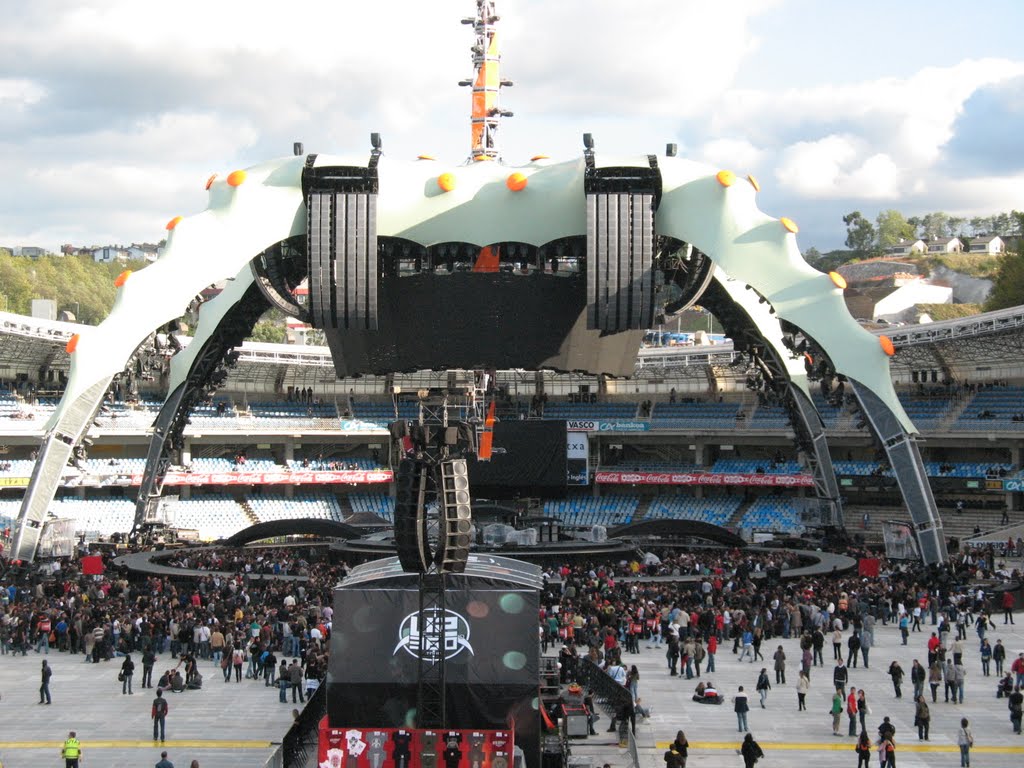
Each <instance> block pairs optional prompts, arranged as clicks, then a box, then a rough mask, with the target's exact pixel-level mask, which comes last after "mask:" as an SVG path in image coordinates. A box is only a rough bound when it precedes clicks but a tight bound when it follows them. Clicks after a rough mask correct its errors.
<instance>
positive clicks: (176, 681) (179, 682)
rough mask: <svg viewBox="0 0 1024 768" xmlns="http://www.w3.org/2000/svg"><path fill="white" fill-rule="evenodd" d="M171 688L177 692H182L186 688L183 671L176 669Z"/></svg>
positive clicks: (172, 676)
mask: <svg viewBox="0 0 1024 768" xmlns="http://www.w3.org/2000/svg"><path fill="white" fill-rule="evenodd" d="M171 690H172V691H174V692H175V693H181V692H182V691H184V690H185V678H183V677H182V676H181V672H179V671H178V670H174V673H173V674H172V675H171Z"/></svg>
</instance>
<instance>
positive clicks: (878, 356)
mask: <svg viewBox="0 0 1024 768" xmlns="http://www.w3.org/2000/svg"><path fill="white" fill-rule="evenodd" d="M465 21H466V23H467V24H471V25H472V27H473V30H474V33H475V35H476V44H475V45H474V46H473V60H474V65H475V76H474V78H472V79H468V80H465V81H463V83H464V84H466V85H469V86H472V90H473V95H472V104H473V111H472V121H471V125H472V134H471V135H472V145H471V153H470V159H469V160H468V161H466V162H465V163H463V164H461V165H458V164H456V165H453V164H449V163H445V162H441V161H438V160H435V159H433V158H432V157H430V156H427V155H421V156H420V157H419V158H418V159H416V160H414V161H412V162H405V161H402V160H400V159H397V158H389V157H387V156H386V155H385V154H384V153H383V144H382V142H381V139H380V137H379V136H378V135H377V134H372V135H371V142H370V148H369V151H368V152H366V153H359V152H356V153H351V154H346V155H339V156H332V155H326V154H306V153H305V151H304V150H303V148H302V145H301V144H296V146H295V148H294V150H295V152H294V156H292V157H285V158H279V159H276V160H271V161H269V162H266V163H263V164H260V165H256V166H253V167H251V168H246V169H238V170H234V171H231V172H230V173H228V174H226V175H223V176H221V175H219V174H215V175H214V176H211V177H210V179H209V181H208V182H207V189H208V191H209V204H208V207H207V209H206V210H205V211H204V212H202V213H199V214H197V215H194V216H189V217H187V218H183V217H180V216H175V217H174V218H172V219H171V220H170V221H169V222H168V224H167V230H168V232H167V245H166V248H165V250H164V253H163V255H162V256H161V258H160V259H159V260H158V261H157V262H156V263H154V264H152V265H150V266H148V267H146V268H145V269H144V270H141V271H139V272H137V273H135V274H131V273H129V272H125V273H123V274H122V275H121V276H119V277H118V279H117V285H118V286H119V291H118V296H117V300H116V302H115V305H114V308H113V310H112V311H111V313H110V315H109V316H108V317H107V318H106V319H105V320H104V321H103V323H101V324H100V325H99V326H98V327H96V328H89V329H86V330H83V331H82V332H81V334H79V335H76V336H74V337H73V338H72V339H71V341H70V342H69V343H68V352H69V353H70V354H71V372H70V379H69V382H68V385H67V389H66V391H65V394H64V396H63V398H62V400H61V402H60V404H59V405H58V407H57V409H56V410H55V412H54V413H53V415H52V417H51V419H50V421H49V422H48V424H47V433H46V436H45V437H44V439H43V443H42V446H41V448H40V450H39V458H38V462H37V464H36V468H35V470H34V472H33V476H32V481H31V483H30V486H29V488H28V490H27V492H26V495H25V498H24V501H23V504H22V507H21V510H20V513H19V517H18V525H17V532H16V536H15V544H14V556H15V557H19V558H22V559H25V560H31V559H32V558H33V557H34V556H35V553H36V546H37V544H38V540H39V533H40V527H41V524H42V522H43V520H44V519H45V517H46V513H47V508H48V506H49V504H50V502H51V500H52V499H53V496H54V493H55V491H56V488H57V485H58V482H59V477H60V471H61V469H62V468H63V466H64V465H65V464H66V463H67V462H68V460H69V459H71V458H72V455H73V453H74V452H75V450H76V449H80V448H81V446H82V441H83V439H84V438H85V436H86V433H87V431H88V429H89V427H90V425H91V423H92V420H93V418H94V416H95V413H96V411H97V409H98V407H99V405H100V403H101V402H102V399H103V397H104V395H105V393H106V391H107V389H108V388H109V386H110V384H111V382H112V381H113V380H114V378H115V377H117V376H118V375H119V374H120V373H121V372H122V371H123V370H124V369H125V367H126V365H131V362H132V360H133V356H135V355H137V354H140V352H142V351H144V350H143V349H142V348H141V347H140V345H145V344H146V343H147V339H149V338H151V334H152V333H153V332H154V331H155V330H157V329H159V328H162V327H164V326H165V324H167V323H171V322H173V321H175V320H176V319H177V318H178V317H180V316H181V315H182V313H183V312H184V310H185V308H186V307H187V306H188V305H189V303H190V302H192V301H193V299H194V298H195V297H196V296H197V295H198V294H199V293H200V292H201V291H202V290H203V289H204V288H206V287H207V286H208V285H210V284H211V283H216V282H219V281H222V280H227V281H228V283H227V287H226V289H225V290H224V292H223V293H221V294H220V295H219V296H218V297H217V298H215V299H214V300H212V301H211V302H209V303H208V304H206V305H204V306H203V308H202V312H201V314H200V319H199V324H198V327H197V329H196V332H195V334H194V337H193V340H192V342H191V343H190V344H189V345H188V347H187V348H186V349H184V350H181V351H179V352H178V353H177V354H176V355H174V357H173V359H172V361H171V375H170V385H169V395H168V398H167V400H166V402H165V404H164V407H163V409H162V410H161V412H160V414H159V415H158V417H157V419H156V424H155V433H154V436H153V441H152V444H151V446H150V451H149V459H148V461H147V467H146V472H145V477H144V481H143V486H142V489H141V492H140V496H139V505H138V509H137V515H136V531H135V533H136V534H139V533H140V532H141V530H142V528H143V527H144V521H145V519H146V509H147V506H151V505H152V504H153V499H154V498H155V497H156V496H158V495H159V492H160V485H161V478H162V475H163V472H164V470H165V468H166V465H167V464H168V462H169V461H170V460H172V459H174V458H175V457H176V452H177V451H178V449H179V447H180V442H181V430H182V429H183V427H184V424H185V423H186V422H187V418H188V413H189V410H190V409H191V407H192V406H193V405H194V404H195V403H196V402H197V401H198V400H199V399H200V398H201V397H202V396H204V395H206V394H209V393H210V392H212V391H213V390H215V389H216V387H217V386H218V383H219V381H222V380H223V377H224V371H223V367H224V366H226V365H230V364H231V362H232V355H233V354H235V353H234V352H233V347H234V346H236V345H237V344H238V343H239V342H240V341H241V339H242V338H244V337H245V336H246V335H247V334H248V331H249V329H250V328H251V327H252V325H253V324H254V323H255V321H256V318H258V317H259V315H260V313H261V312H262V311H263V310H264V309H265V308H266V307H269V306H275V307H277V308H279V309H281V310H282V311H284V312H286V313H288V314H290V315H293V316H295V317H298V318H300V319H303V320H306V321H309V322H311V323H312V324H313V325H314V326H316V327H318V328H322V329H323V331H324V333H325V335H326V338H327V342H328V345H329V346H330V349H331V353H332V356H333V359H334V363H335V368H336V371H337V373H338V375H339V376H348V375H354V374H361V373H390V372H393V371H398V370H412V369H423V368H433V369H437V368H448V369H468V370H486V369H499V368H526V369H540V368H549V369H557V370H567V371H568V370H579V371H586V372H590V373H595V374H609V375H614V376H629V375H631V374H632V373H633V369H634V363H635V360H636V355H637V351H638V349H639V344H640V339H641V337H642V334H643V333H644V331H645V330H646V329H648V328H649V327H651V325H652V324H654V323H656V322H659V321H662V320H664V319H665V318H666V317H671V316H672V315H673V314H674V313H676V312H679V311H681V310H683V309H685V308H687V307H689V306H692V305H693V304H694V303H696V302H697V301H700V303H701V304H709V302H710V303H713V304H714V306H713V307H710V304H709V307H710V308H712V310H713V311H714V312H715V314H719V313H725V314H728V313H729V311H730V308H731V309H732V310H733V314H734V316H735V317H736V318H737V319H738V322H739V324H740V326H741V331H742V332H741V333H740V334H739V335H740V336H742V337H746V338H748V339H750V342H751V344H750V347H749V348H750V349H751V350H752V351H753V352H754V354H753V355H752V356H751V361H750V362H751V364H752V365H753V366H754V367H755V368H758V369H759V370H762V375H768V376H769V377H770V378H771V380H772V382H771V384H770V386H771V388H772V389H773V391H777V392H778V393H779V396H780V397H781V396H785V397H786V398H787V402H789V403H790V408H791V411H792V413H793V415H794V419H793V423H794V428H795V429H796V431H797V434H798V435H799V436H800V439H801V441H803V442H804V443H805V448H804V450H805V453H806V455H807V456H808V457H810V459H811V462H812V468H813V470H814V474H815V487H816V491H817V493H818V495H819V497H820V498H821V499H822V503H823V504H825V505H826V506H828V507H830V508H833V509H834V514H833V517H834V519H836V520H837V521H839V520H840V515H841V510H840V509H839V508H838V503H839V502H838V493H837V489H836V483H835V477H834V473H832V471H831V466H830V464H831V462H830V461H829V460H828V451H827V445H826V442H825V435H824V431H823V429H822V428H821V424H820V417H818V416H817V414H816V413H815V411H814V406H813V401H812V400H811V397H810V390H809V388H808V380H809V378H808V377H809V374H810V378H811V379H812V380H814V379H818V380H821V381H824V382H826V384H828V385H829V386H831V385H832V383H841V384H843V386H845V385H846V384H847V383H849V385H850V388H851V390H853V391H852V392H851V394H853V395H854V396H855V397H856V399H857V400H858V402H859V403H860V404H861V408H862V409H863V411H864V413H865V416H866V421H867V423H868V425H869V426H870V427H871V429H872V430H873V431H874V434H875V436H876V438H878V440H879V442H880V444H881V445H882V446H883V447H884V448H885V450H886V451H887V452H888V453H889V455H890V459H891V463H892V467H893V469H894V471H895V472H896V474H897V478H898V480H899V484H900V488H901V491H902V492H903V494H904V499H905V501H906V504H907V506H908V508H909V510H910V513H911V516H912V519H913V521H914V526H915V535H916V537H917V539H918V541H919V544H920V551H921V553H922V558H923V559H924V560H925V562H927V563H937V562H942V561H944V560H945V559H946V548H945V541H944V538H943V535H942V524H941V521H940V519H939V517H938V514H937V510H936V505H935V501H934V499H933V498H932V494H931V490H930V489H929V487H928V485H927V482H926V481H925V478H924V476H923V473H920V472H919V470H920V467H921V459H920V453H919V449H918V444H917V441H916V435H917V431H916V429H915V428H914V425H913V424H912V423H911V421H910V419H909V418H908V417H907V414H906V413H905V412H904V410H903V408H902V406H901V405H900V402H899V400H898V398H897V396H896V393H895V391H894V390H893V387H892V382H891V379H890V375H889V357H891V356H892V355H893V354H895V350H894V348H893V345H892V342H891V340H890V339H888V338H887V337H884V336H883V337H880V338H878V337H875V336H873V335H872V334H870V333H868V332H867V331H865V330H864V329H862V328H861V327H860V326H859V325H858V324H857V322H856V321H855V320H854V319H853V318H852V317H851V315H850V313H849V312H848V311H847V309H846V306H845V304H844V301H843V289H844V288H845V282H844V280H843V278H842V277H841V276H840V275H839V274H837V273H829V274H824V273H821V272H819V271H817V270H816V269H814V268H813V267H811V266H810V265H808V264H807V263H806V262H805V261H804V260H803V258H802V257H801V255H800V251H799V248H798V246H797V242H796V237H795V235H796V233H797V225H796V224H795V223H794V222H793V221H792V220H791V219H789V218H785V217H782V218H776V217H774V216H769V215H768V214H765V213H763V212H762V211H760V210H759V209H758V207H757V203H756V196H757V193H758V191H759V190H760V185H759V183H758V181H757V180H756V179H755V178H753V177H752V176H745V175H743V174H737V173H734V172H733V171H731V170H727V169H719V168H713V167H708V166H705V165H702V164H699V163H695V162H692V161H689V160H686V159H683V158H680V157H677V156H676V149H675V145H668V146H667V147H666V150H665V153H664V154H653V153H643V154H637V155H624V156H615V155H605V154H602V153H600V152H599V151H597V149H596V146H597V145H596V142H595V141H594V138H593V137H592V136H591V134H584V136H583V152H582V155H581V156H580V157H577V158H575V159H569V160H564V161H557V160H552V159H549V158H548V157H547V156H545V155H540V154H538V155H535V156H533V157H532V158H531V159H530V160H529V161H528V162H526V163H524V164H522V165H518V166H510V165H506V164H505V163H503V162H502V161H501V155H500V152H499V148H498V144H497V128H498V122H499V120H500V118H501V117H502V116H507V115H508V113H507V111H506V110H504V109H503V108H502V107H501V106H500V105H499V103H498V96H499V92H500V90H501V88H502V86H504V85H509V84H510V83H509V82H508V81H507V80H504V79H503V78H502V76H501V74H500V72H499V66H500V49H499V45H498V32H497V29H496V26H495V24H496V21H497V16H496V14H495V8H494V2H492V0H478V2H477V16H476V17H475V18H471V19H467V20H465ZM303 279H307V280H308V284H309V303H308V305H307V306H302V305H300V303H299V302H298V300H297V299H296V297H295V294H294V290H295V288H296V286H298V284H299V282H301V281H302V280H303ZM733 332H736V331H735V330H734V331H733ZM171 338H172V342H173V334H172V337H171ZM758 339H759V341H758ZM787 392H788V394H787Z"/></svg>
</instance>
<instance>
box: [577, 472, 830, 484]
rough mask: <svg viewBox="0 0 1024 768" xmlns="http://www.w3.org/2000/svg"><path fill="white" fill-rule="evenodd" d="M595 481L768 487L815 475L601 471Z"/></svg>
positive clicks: (811, 481)
mask: <svg viewBox="0 0 1024 768" xmlns="http://www.w3.org/2000/svg"><path fill="white" fill-rule="evenodd" d="M594 481H595V482H597V483H605V484H606V485H722V486H725V485H745V486H761V487H765V488H800V487H809V486H812V485H814V478H812V477H811V476H810V475H769V474H761V473H756V474H738V473H732V474H722V473H713V472H597V473H596V474H595V475H594Z"/></svg>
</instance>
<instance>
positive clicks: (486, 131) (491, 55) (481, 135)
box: [459, 0, 512, 161]
mask: <svg viewBox="0 0 1024 768" xmlns="http://www.w3.org/2000/svg"><path fill="white" fill-rule="evenodd" d="M499 18H500V17H499V16H498V15H497V14H496V13H495V9H494V0H476V18H469V19H463V20H462V23H463V24H472V25H473V29H474V31H475V32H476V44H475V45H473V47H472V48H471V49H470V50H471V51H472V52H473V67H474V69H475V76H474V78H473V79H472V80H463V81H461V82H460V83H459V85H464V86H469V85H471V86H473V111H472V131H473V143H472V153H471V155H470V159H471V160H474V161H480V160H497V159H498V158H499V156H500V153H499V152H498V141H497V133H498V122H499V121H500V119H501V118H502V117H512V113H511V112H509V111H507V110H504V109H502V108H501V107H500V106H499V105H498V92H499V91H500V90H501V87H502V86H510V85H512V81H511V80H502V79H501V73H500V71H499V69H500V65H501V51H500V48H499V46H498V31H497V28H496V26H495V25H496V24H497V22H498V20H499Z"/></svg>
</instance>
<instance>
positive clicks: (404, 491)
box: [395, 459, 433, 573]
mask: <svg viewBox="0 0 1024 768" xmlns="http://www.w3.org/2000/svg"><path fill="white" fill-rule="evenodd" d="M426 479H427V477H426V473H425V472H424V466H423V464H422V463H420V462H418V461H413V460H411V459H402V461H400V462H399V463H398V471H397V472H395V549H396V550H397V554H398V562H400V563H401V564H402V570H405V571H410V572H413V573H424V572H426V570H427V569H428V567H429V566H430V564H431V562H432V559H433V558H432V553H431V551H430V545H429V542H428V540H427V515H426V510H425V509H424V505H423V503H422V499H423V491H424V488H425V486H424V483H425V482H426Z"/></svg>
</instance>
